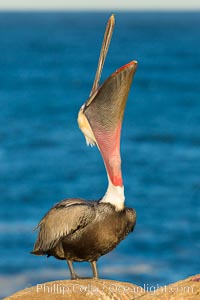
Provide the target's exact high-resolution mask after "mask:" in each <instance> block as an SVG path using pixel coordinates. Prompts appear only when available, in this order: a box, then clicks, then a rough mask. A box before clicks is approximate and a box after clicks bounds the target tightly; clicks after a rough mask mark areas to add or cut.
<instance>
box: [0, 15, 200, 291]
mask: <svg viewBox="0 0 200 300" xmlns="http://www.w3.org/2000/svg"><path fill="white" fill-rule="evenodd" d="M109 15H110V13H109V12H106V13H86V12H85V13H42V12H41V13H26V12H24V13H0V107H1V110H0V111H1V112H0V196H1V197H0V206H1V209H0V296H1V297H3V296H6V295H9V294H11V293H13V292H15V291H17V290H19V289H22V288H25V287H28V286H30V285H33V284H37V283H41V282H45V281H48V280H57V279H67V278H69V272H68V268H67V265H65V262H64V261H58V260H56V259H54V258H49V259H47V258H46V257H36V256H32V255H31V254H29V252H30V251H31V250H32V247H33V244H34V240H35V238H36V233H34V232H33V228H34V227H35V225H36V224H37V223H38V221H39V220H40V219H41V218H42V217H43V215H44V213H46V211H47V210H48V209H49V208H50V207H52V205H54V204H55V203H56V202H58V201H60V200H62V199H64V198H67V197H82V198H86V199H98V198H100V197H101V196H102V195H103V194H104V192H105V190H106V187H107V178H106V174H105V170H104V166H103V163H102V159H101V157H100V154H99V153H98V150H97V149H91V148H87V147H86V146H85V141H84V138H83V136H82V134H81V132H80V131H79V129H78V126H77V123H76V118H77V113H78V110H79V108H80V106H81V105H82V104H83V103H84V101H85V100H86V99H87V97H88V95H89V92H90V89H91V86H92V82H93V78H94V75H95V71H96V66H97V60H98V55H99V51H100V47H101V42H102V38H103V34H104V29H105V25H106V22H107V19H108V17H109ZM199 28H200V13H199V12H196V13H192V12H190V13H187V12H182V13H177V12H170V13H169V12H165V13H159V12H156V13H153V12H152V13H142V12H140V13H117V16H116V28H115V32H114V35H113V39H112V43H111V46H110V50H109V54H108V57H107V60H106V63H105V68H104V72H103V79H105V78H106V77H107V76H108V75H109V74H111V73H112V72H114V71H115V70H116V69H117V68H119V67H120V66H122V65H124V64H126V63H128V62H129V61H131V60H133V59H135V60H138V62H139V65H138V70H137V73H136V76H135V80H134V82H133V86H132V90H131V93H130V96H129V100H128V103H127V108H126V112H125V119H124V127H123V134H122V149H121V152H122V161H123V175H124V182H125V191H126V204H127V206H131V207H135V208H136V210H137V216H138V217H137V218H138V219H137V226H136V229H135V232H134V233H133V234H131V235H129V236H128V238H127V239H126V240H125V241H123V242H122V243H121V244H120V245H119V246H118V247H117V248H116V249H115V250H114V251H113V252H112V253H110V254H108V255H106V256H105V257H103V258H101V259H100V260H99V262H98V266H99V272H100V277H103V278H110V279H116V280H123V281H129V282H132V283H135V284H138V285H142V286H143V285H144V284H146V285H147V284H148V285H164V284H168V283H170V282H173V281H176V280H179V279H182V278H184V277H187V276H189V275H192V274H195V273H198V272H199V262H200V255H199V253H200V240H199V237H200V228H199V227H200V226H199V220H200V203H199V201H200V98H199V97H200V50H199V49H200V34H199ZM75 267H76V269H77V272H78V273H79V274H80V275H83V276H84V275H89V274H90V272H91V271H90V269H89V266H88V264H87V263H79V264H76V266H75Z"/></svg>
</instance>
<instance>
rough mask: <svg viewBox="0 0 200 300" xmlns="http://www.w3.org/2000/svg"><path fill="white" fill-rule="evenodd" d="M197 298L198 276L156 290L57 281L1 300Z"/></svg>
mask: <svg viewBox="0 0 200 300" xmlns="http://www.w3.org/2000/svg"><path fill="white" fill-rule="evenodd" d="M22 299H23V300H39V299H40V300H62V299H66V300H67V299H69V300H86V299H87V300H111V299H113V300H125V299H127V300H128V299H132V300H134V299H138V300H149V299H153V300H154V299H155V300H158V299H160V300H192V299H194V300H199V299H200V275H195V276H192V277H189V278H187V279H185V280H181V281H178V282H176V283H173V284H170V285H167V286H163V287H161V288H159V289H155V287H151V286H148V291H144V289H143V288H142V287H140V286H137V285H134V284H131V283H128V282H120V281H113V280H104V279H100V280H93V279H80V280H60V281H52V282H45V283H40V284H37V285H36V286H33V287H30V288H27V289H25V290H22V291H19V292H17V293H15V294H13V295H11V296H10V297H7V298H5V299H4V300H22Z"/></svg>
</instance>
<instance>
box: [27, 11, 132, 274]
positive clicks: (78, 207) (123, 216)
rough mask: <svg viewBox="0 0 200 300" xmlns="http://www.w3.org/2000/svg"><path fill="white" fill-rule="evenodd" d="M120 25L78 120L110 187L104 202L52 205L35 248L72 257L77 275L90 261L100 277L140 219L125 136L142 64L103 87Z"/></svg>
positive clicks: (111, 25)
mask: <svg viewBox="0 0 200 300" xmlns="http://www.w3.org/2000/svg"><path fill="white" fill-rule="evenodd" d="M114 23H115V19H114V16H113V15H112V16H111V17H110V19H109V21H108V24H107V27H106V31H105V35H104V39H103V44H102V48H101V53H100V58H99V63H98V67H97V72H96V76H95V80H94V84H93V87H92V91H91V93H90V97H89V99H88V100H87V101H86V103H85V104H84V105H83V106H82V107H81V109H80V111H79V114H78V124H79V127H80V129H81V131H82V132H83V134H84V136H85V138H86V142H87V144H89V145H96V146H97V147H98V149H99V151H100V153H101V155H102V158H103V160H104V164H105V168H106V171H107V176H108V189H107V191H106V193H105V195H104V196H103V197H102V198H101V199H100V200H98V201H86V200H82V199H77V198H75V199H74V198H71V199H66V200H63V201H61V202H59V203H58V204H56V205H55V206H54V207H53V208H51V209H50V210H49V212H48V213H47V214H46V215H45V216H44V217H43V219H42V220H41V221H40V223H39V224H38V226H37V228H38V229H39V233H38V238H37V240H36V242H35V245H34V249H33V251H32V252H31V253H33V254H35V255H48V256H54V257H55V258H57V259H62V260H66V261H67V263H68V266H69V270H70V273H71V278H72V279H76V278H78V276H77V275H76V273H75V271H74V268H73V265H72V263H73V262H74V261H89V262H90V263H91V267H92V270H93V278H98V273H97V267H96V261H97V260H98V258H99V257H100V256H102V255H104V254H106V253H108V252H110V251H111V250H113V249H114V248H115V247H116V246H117V245H118V244H119V242H120V241H121V240H123V239H124V238H125V237H126V235H127V234H128V233H129V232H131V231H133V229H134V226H135V223H136V213H135V210H134V209H132V208H126V207H125V206H124V200H125V197H124V186H123V180H122V173H121V157H120V135H121V125H122V119H123V115H124V109H125V105H126V101H127V97H128V93H129V90H130V87H131V83H132V79H133V75H134V73H135V70H136V66H137V62H136V61H131V62H130V63H128V64H126V65H124V66H123V67H121V68H120V69H118V70H117V71H116V72H114V73H113V74H112V75H111V76H110V77H109V78H108V79H107V80H106V81H105V82H104V83H103V84H102V85H101V86H100V87H99V80H100V76H101V72H102V69H103V65H104V61H105V58H106V54H107V51H108V47H109V43H110V39H111V36H112V32H113V28H114Z"/></svg>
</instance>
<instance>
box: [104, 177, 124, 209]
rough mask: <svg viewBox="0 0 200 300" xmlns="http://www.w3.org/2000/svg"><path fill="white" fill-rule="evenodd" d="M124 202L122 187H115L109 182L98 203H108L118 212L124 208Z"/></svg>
mask: <svg viewBox="0 0 200 300" xmlns="http://www.w3.org/2000/svg"><path fill="white" fill-rule="evenodd" d="M124 201H125V196H124V186H115V185H113V184H112V182H111V181H110V180H109V183H108V189H107V192H106V193H105V196H104V197H103V198H102V199H101V200H100V202H103V203H110V204H112V205H113V206H114V207H115V209H116V210H117V211H120V210H122V209H123V208H124Z"/></svg>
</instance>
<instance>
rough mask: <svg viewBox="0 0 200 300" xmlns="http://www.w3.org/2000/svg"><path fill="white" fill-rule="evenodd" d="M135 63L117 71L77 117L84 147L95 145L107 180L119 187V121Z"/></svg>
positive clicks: (120, 124)
mask: <svg viewBox="0 0 200 300" xmlns="http://www.w3.org/2000/svg"><path fill="white" fill-rule="evenodd" d="M136 68H137V62H136V61H131V62H130V63H128V64H126V65H125V66H123V67H121V68H120V69H118V70H117V71H116V72H115V73H113V74H112V75H111V76H110V77H108V79H107V80H106V81H105V82H104V83H103V84H102V86H100V88H98V89H97V90H96V91H94V93H93V94H92V95H91V96H90V98H89V99H88V100H87V101H86V103H85V104H84V105H83V106H82V107H81V109H80V111H79V114H78V124H79V127H80V129H81V131H82V132H83V134H84V136H85V138H86V141H87V144H90V145H95V144H96V145H97V146H98V148H99V150H100V152H101V155H102V157H103V160H104V163H105V167H106V170H107V174H108V178H109V180H110V181H111V182H112V184H113V185H115V186H122V185H123V181H122V175H121V157H120V136H121V127H122V120H123V116H124V110H125V106H126V101H127V98H128V94H129V90H130V87H131V83H132V80H133V75H134V73H135V71H136Z"/></svg>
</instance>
